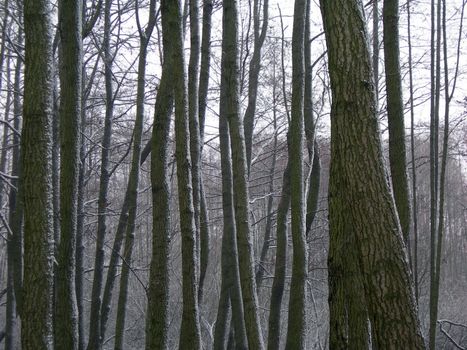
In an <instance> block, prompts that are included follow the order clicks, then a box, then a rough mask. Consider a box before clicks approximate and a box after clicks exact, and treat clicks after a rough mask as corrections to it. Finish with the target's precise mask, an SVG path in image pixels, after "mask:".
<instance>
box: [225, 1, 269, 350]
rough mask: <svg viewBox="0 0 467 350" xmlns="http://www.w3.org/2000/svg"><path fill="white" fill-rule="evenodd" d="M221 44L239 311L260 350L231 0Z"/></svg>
mask: <svg viewBox="0 0 467 350" xmlns="http://www.w3.org/2000/svg"><path fill="white" fill-rule="evenodd" d="M223 10H224V11H223V40H222V78H221V79H222V81H221V85H222V86H224V87H225V90H224V96H222V97H224V99H222V100H221V101H220V103H221V104H225V106H226V109H225V114H226V117H227V120H228V122H229V131H230V144H231V146H230V147H231V150H232V175H233V187H234V188H235V191H234V209H235V223H236V228H237V245H238V254H239V268H240V280H241V287H242V299H243V309H244V312H245V327H246V333H247V337H248V346H249V348H250V349H252V350H256V349H263V348H264V345H263V337H262V334H261V328H260V323H259V316H258V297H257V294H256V283H255V273H254V265H253V248H252V243H251V234H250V220H249V203H248V198H249V196H248V186H247V171H248V169H247V159H246V151H245V134H244V131H243V123H242V119H241V117H240V106H239V94H238V93H239V90H238V87H239V84H238V79H239V76H238V61H237V54H238V43H237V37H238V35H237V30H238V10H237V2H236V1H235V0H226V1H224V8H223ZM221 89H222V88H221Z"/></svg>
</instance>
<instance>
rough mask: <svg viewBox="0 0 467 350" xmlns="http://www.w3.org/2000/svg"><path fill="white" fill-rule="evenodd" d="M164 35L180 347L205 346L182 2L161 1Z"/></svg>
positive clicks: (195, 347)
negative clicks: (178, 251)
mask: <svg viewBox="0 0 467 350" xmlns="http://www.w3.org/2000/svg"><path fill="white" fill-rule="evenodd" d="M161 14H162V25H163V28H166V29H165V30H164V29H163V30H164V34H165V35H166V36H167V35H168V36H167V40H168V42H169V43H170V44H169V45H170V60H169V62H167V63H168V64H171V65H172V66H173V71H172V73H173V74H172V79H173V83H174V85H173V86H174V100H175V138H176V146H175V157H176V162H177V184H178V201H179V209H180V210H179V212H180V229H181V236H182V278H183V291H182V292H183V313H182V324H181V329H180V348H181V349H199V348H201V335H200V324H199V310H198V276H197V254H196V251H197V237H196V225H195V212H194V207H193V191H192V176H191V159H190V135H189V125H188V124H189V121H188V91H187V79H186V67H185V59H184V56H183V35H182V21H181V11H180V2H179V1H178V0H176V1H173V0H170V1H169V0H165V1H162V3H161Z"/></svg>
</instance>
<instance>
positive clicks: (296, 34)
mask: <svg viewBox="0 0 467 350" xmlns="http://www.w3.org/2000/svg"><path fill="white" fill-rule="evenodd" d="M305 20H306V0H296V1H295V7H294V23H293V33H292V108H291V112H292V113H291V124H290V131H289V132H290V147H289V159H290V190H291V193H290V194H291V196H290V206H291V215H292V243H293V244H292V246H293V256H292V279H291V284H290V300H289V318H288V328H287V342H286V347H287V348H290V349H305V348H306V309H307V308H306V291H307V288H306V282H307V276H308V264H307V262H308V257H307V245H306V237H305V206H306V203H305V196H304V193H305V186H304V181H303V146H304V130H305V127H304V92H305V56H304V44H305Z"/></svg>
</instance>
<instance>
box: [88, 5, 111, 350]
mask: <svg viewBox="0 0 467 350" xmlns="http://www.w3.org/2000/svg"><path fill="white" fill-rule="evenodd" d="M111 7H112V0H105V6H104V41H103V50H104V65H105V68H104V75H105V101H106V102H105V103H106V106H105V120H104V135H103V138H102V157H101V173H100V183H99V199H98V210H97V215H98V219H97V240H96V258H95V262H94V276H93V283H92V292H91V299H92V303H91V312H90V321H89V343H88V350H98V349H100V347H101V346H100V344H101V329H100V316H101V314H100V311H101V302H102V299H101V290H102V282H103V279H104V259H105V255H104V243H105V234H106V229H107V227H106V216H107V205H108V203H107V192H108V188H109V180H110V173H109V169H108V166H109V153H110V141H111V136H112V118H113V107H114V96H113V88H112V60H113V56H112V53H111V52H110V35H111V33H110V27H111V18H110V17H111V16H110V10H111Z"/></svg>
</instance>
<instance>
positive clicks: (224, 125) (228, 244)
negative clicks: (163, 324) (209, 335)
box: [214, 83, 248, 350]
mask: <svg viewBox="0 0 467 350" xmlns="http://www.w3.org/2000/svg"><path fill="white" fill-rule="evenodd" d="M226 88H227V86H226V85H225V84H223V85H222V83H221V96H222V99H224V98H225V93H226ZM219 109H220V111H219V148H220V153H221V178H222V215H223V223H224V227H223V235H222V253H221V254H222V255H221V269H222V273H221V275H222V282H221V283H222V284H221V297H220V300H219V307H218V309H217V319H216V328H215V333H214V349H216V350H217V349H225V342H226V340H228V339H226V338H227V337H228V336H229V330H230V331H231V330H232V328H233V329H235V343H236V345H237V347H238V349H248V340H247V335H246V329H245V320H244V318H245V315H244V310H243V303H242V290H241V284H240V270H239V261H238V260H239V255H238V247H237V237H236V234H235V232H236V227H235V213H234V206H233V179H232V163H231V159H232V156H231V152H230V136H229V126H228V122H227V118H226V111H225V109H226V106H225V104H222V103H221V104H220V106H219ZM225 298H227V300H226V299H225ZM229 298H230V306H231V308H232V322H231V325H230V328H229V324H228V323H227V322H225V321H223V320H224V319H226V318H227V314H228V310H225V308H226V307H229V302H228V299H229Z"/></svg>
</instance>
